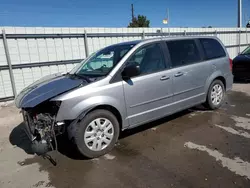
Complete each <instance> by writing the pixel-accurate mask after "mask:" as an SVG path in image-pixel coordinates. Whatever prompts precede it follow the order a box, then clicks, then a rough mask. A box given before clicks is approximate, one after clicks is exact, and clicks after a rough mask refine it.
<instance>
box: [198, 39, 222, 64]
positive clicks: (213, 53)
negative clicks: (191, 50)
mask: <svg viewBox="0 0 250 188" xmlns="http://www.w3.org/2000/svg"><path fill="white" fill-rule="evenodd" d="M200 42H201V45H202V47H203V50H204V53H205V58H206V59H215V58H220V57H225V56H226V52H225V51H224V49H223V47H222V46H221V44H220V43H219V42H218V41H217V40H215V39H200Z"/></svg>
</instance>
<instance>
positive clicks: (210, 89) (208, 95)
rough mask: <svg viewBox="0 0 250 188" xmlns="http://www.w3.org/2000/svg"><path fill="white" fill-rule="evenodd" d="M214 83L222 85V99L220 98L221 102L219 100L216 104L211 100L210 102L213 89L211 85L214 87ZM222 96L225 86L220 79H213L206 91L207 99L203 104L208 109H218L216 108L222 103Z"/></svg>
mask: <svg viewBox="0 0 250 188" xmlns="http://www.w3.org/2000/svg"><path fill="white" fill-rule="evenodd" d="M216 84H219V85H220V86H221V87H222V92H223V97H222V100H221V102H220V103H219V104H218V105H215V104H213V102H212V97H211V92H212V89H213V87H214V86H215V85H216ZM224 98H225V86H224V84H223V82H222V81H220V80H214V81H213V82H212V84H211V85H210V87H209V89H208V92H207V100H206V102H205V104H204V106H205V107H207V108H208V109H210V110H215V109H218V108H220V107H221V105H222V104H223V101H224Z"/></svg>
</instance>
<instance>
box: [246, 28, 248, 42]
mask: <svg viewBox="0 0 250 188" xmlns="http://www.w3.org/2000/svg"><path fill="white" fill-rule="evenodd" d="M246 41H247V44H248V33H247V27H246Z"/></svg>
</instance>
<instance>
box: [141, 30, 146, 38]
mask: <svg viewBox="0 0 250 188" xmlns="http://www.w3.org/2000/svg"><path fill="white" fill-rule="evenodd" d="M141 38H142V40H143V39H145V32H144V30H143V31H142V36H141Z"/></svg>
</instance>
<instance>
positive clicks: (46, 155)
mask: <svg viewBox="0 0 250 188" xmlns="http://www.w3.org/2000/svg"><path fill="white" fill-rule="evenodd" d="M43 158H44V159H48V160H49V161H50V162H51V164H53V165H54V166H56V165H57V162H56V161H55V160H54V159H53V158H52V157H51V156H50V155H49V154H44V155H43Z"/></svg>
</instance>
